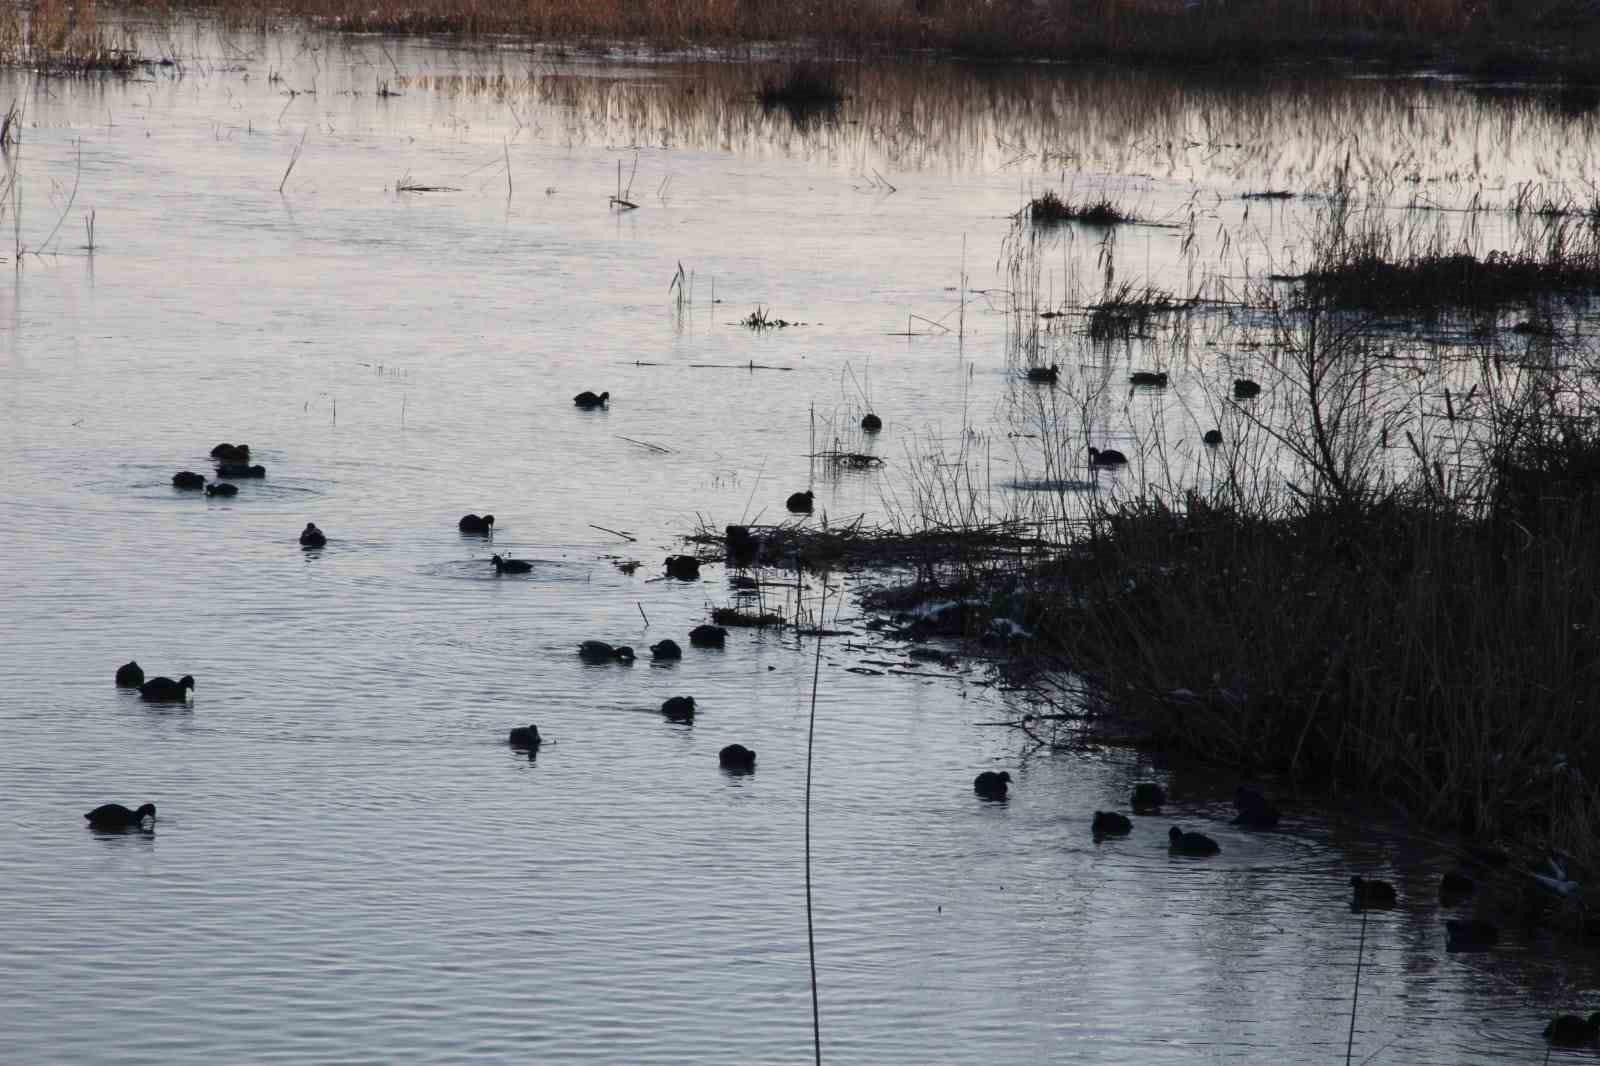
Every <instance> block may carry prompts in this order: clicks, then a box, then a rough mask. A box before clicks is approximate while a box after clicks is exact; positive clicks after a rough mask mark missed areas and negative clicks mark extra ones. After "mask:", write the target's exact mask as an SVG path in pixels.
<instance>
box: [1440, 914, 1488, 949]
mask: <svg viewBox="0 0 1600 1066" xmlns="http://www.w3.org/2000/svg"><path fill="white" fill-rule="evenodd" d="M1498 943H1500V927H1499V926H1497V925H1495V924H1494V923H1493V922H1491V921H1486V920H1485V919H1483V918H1452V919H1450V920H1449V921H1447V922H1445V923H1444V949H1445V950H1446V951H1485V950H1487V949H1489V948H1492V947H1494V946H1495V945H1496V944H1498Z"/></svg>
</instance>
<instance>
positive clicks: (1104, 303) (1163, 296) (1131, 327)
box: [1089, 282, 1196, 341]
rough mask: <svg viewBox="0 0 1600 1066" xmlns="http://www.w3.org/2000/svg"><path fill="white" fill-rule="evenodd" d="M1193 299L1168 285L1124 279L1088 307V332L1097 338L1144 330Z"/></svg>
mask: <svg viewBox="0 0 1600 1066" xmlns="http://www.w3.org/2000/svg"><path fill="white" fill-rule="evenodd" d="M1195 303H1196V301H1195V300H1193V299H1189V300H1180V299H1178V298H1177V297H1176V296H1174V295H1173V294H1172V293H1170V292H1168V291H1167V290H1165V289H1158V288H1155V287H1154V286H1151V285H1146V286H1145V287H1144V288H1143V289H1138V288H1135V287H1134V285H1133V284H1132V283H1128V282H1125V283H1123V284H1122V285H1121V286H1120V287H1118V288H1117V289H1116V290H1115V291H1113V292H1111V293H1109V294H1108V295H1107V296H1106V298H1105V299H1103V300H1101V301H1100V302H1099V303H1097V304H1093V305H1092V306H1090V308H1089V336H1090V337H1091V338H1093V339H1094V340H1097V341H1108V340H1121V339H1125V338H1127V337H1130V336H1132V335H1133V334H1135V333H1140V332H1143V330H1144V328H1145V327H1146V326H1147V325H1149V323H1150V320H1151V319H1152V318H1154V317H1155V316H1156V315H1162V314H1170V313H1172V312H1175V311H1182V310H1185V309H1187V308H1190V307H1193V306H1194V305H1195Z"/></svg>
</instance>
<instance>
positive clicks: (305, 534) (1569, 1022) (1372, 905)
mask: <svg viewBox="0 0 1600 1066" xmlns="http://www.w3.org/2000/svg"><path fill="white" fill-rule="evenodd" d="M1059 374H1060V371H1059V368H1058V367H1056V366H1054V365H1052V366H1048V367H1033V368H1030V369H1029V370H1027V371H1026V374H1025V376H1026V379H1027V380H1028V381H1030V382H1033V383H1035V384H1052V385H1053V384H1055V382H1056V381H1057V380H1058V378H1059ZM1129 382H1130V384H1132V385H1134V386H1138V387H1143V388H1164V387H1165V386H1166V385H1167V383H1168V375H1167V373H1166V372H1164V371H1135V372H1134V373H1133V374H1132V375H1131V376H1130V378H1129ZM1260 394H1261V386H1260V385H1259V384H1257V383H1256V382H1254V381H1250V380H1248V379H1244V378H1240V379H1236V380H1235V381H1234V383H1233V396H1234V399H1236V400H1250V399H1254V398H1255V397H1257V396H1259V395H1260ZM610 399H611V394H610V393H609V392H601V393H598V394H596V393H594V392H587V391H586V392H581V393H579V394H578V395H577V396H575V397H573V404H574V405H575V406H576V407H578V408H580V409H582V410H586V411H588V410H596V409H601V408H605V407H606V406H607V405H608V404H609V402H610ZM882 427H883V422H882V419H880V418H879V416H878V415H876V414H874V413H870V412H869V413H868V414H867V415H865V416H864V417H863V418H862V420H861V428H862V429H863V430H865V431H866V432H869V433H876V432H877V431H879V430H880V429H882ZM1202 440H1203V441H1204V442H1205V443H1206V444H1207V445H1212V446H1215V445H1218V444H1221V443H1222V434H1221V432H1220V431H1219V430H1216V429H1212V430H1208V431H1207V432H1206V433H1205V435H1204V436H1203V438H1202ZM211 457H212V458H213V459H215V460H216V461H217V469H216V480H214V481H211V482H208V481H207V480H206V478H205V477H204V476H203V475H201V474H198V473H195V472H194V471H190V470H184V471H180V472H179V473H177V474H175V475H173V478H172V484H173V485H174V486H175V487H176V488H179V489H185V490H202V489H203V490H204V491H205V493H206V495H207V496H233V495H236V494H237V493H238V491H239V490H238V487H237V486H236V485H234V484H232V482H233V481H234V480H237V479H242V478H263V477H265V476H266V469H265V467H263V466H260V465H252V464H251V463H250V447H249V445H247V444H231V443H222V444H218V445H217V446H216V447H215V448H213V449H212V450H211ZM1127 461H1128V459H1127V456H1125V455H1123V454H1122V453H1121V452H1119V451H1117V450H1115V449H1110V448H1107V449H1100V448H1094V447H1090V448H1089V463H1090V465H1091V466H1096V467H1107V466H1121V465H1124V464H1126V463H1127ZM814 505H815V497H814V494H813V493H812V492H811V491H810V490H805V491H801V492H795V493H793V494H791V495H790V496H789V497H788V499H787V500H785V507H786V508H787V510H788V511H790V512H791V513H793V514H811V513H812V510H813V508H814ZM457 529H458V530H459V531H460V532H461V533H463V534H468V535H477V536H484V537H492V536H493V535H494V515H492V514H484V515H478V514H466V515H463V516H462V517H461V520H460V521H459V522H458V523H457ZM751 536H752V534H751V533H750V531H749V530H748V529H747V528H746V527H742V526H729V527H728V547H729V550H730V552H733V553H735V554H744V553H745V552H746V551H747V550H748V549H749V548H750V547H751V546H752V545H751V544H750V543H746V542H747V541H749V540H750V538H751ZM327 542H328V539H327V536H326V535H325V534H324V533H323V532H322V530H320V529H318V528H317V526H316V524H315V523H314V522H308V523H306V527H305V529H304V530H302V531H301V533H300V544H301V545H302V546H303V547H305V548H322V547H324V546H326V544H327ZM490 561H491V563H492V564H493V566H494V568H495V573H496V574H497V575H500V574H526V573H530V572H531V571H532V570H533V569H534V565H533V563H531V562H529V561H528V560H525V559H512V558H507V557H505V556H502V555H499V554H495V555H493V556H492V558H491V560H490ZM665 570H666V575H667V576H668V577H672V578H678V579H682V580H693V579H695V578H697V577H698V576H699V572H700V560H699V559H698V558H696V557H695V556H693V555H672V556H668V557H667V559H666V563H665ZM727 635H728V634H727V630H726V629H724V628H723V627H721V626H716V625H699V626H696V627H695V628H694V629H692V630H691V631H690V633H689V643H690V645H691V646H692V647H698V648H718V649H720V648H722V647H724V645H725V643H726V640H727ZM649 650H650V655H651V658H652V659H654V660H657V661H671V660H679V659H682V657H683V649H682V648H681V647H680V646H679V645H678V643H677V642H676V641H674V640H671V639H670V638H669V639H665V640H662V641H659V642H657V643H655V644H653V645H651V646H650V649H649ZM578 655H579V658H581V659H582V660H583V661H584V662H586V663H590V664H602V663H611V662H620V663H631V662H633V661H634V659H635V653H634V650H633V649H632V648H631V647H629V646H628V645H611V644H608V643H606V642H604V641H599V640H586V641H584V642H582V643H581V644H580V645H579V647H578ZM116 684H117V685H118V686H119V687H124V688H136V689H138V690H139V697H140V699H142V700H145V701H147V702H152V703H176V702H186V701H187V700H188V699H189V698H190V697H191V695H192V693H193V691H194V687H195V680H194V677H193V676H191V675H188V674H185V675H184V676H183V677H182V678H180V679H178V680H176V681H175V680H173V679H172V678H170V677H152V678H148V679H147V678H146V677H145V674H144V670H143V669H142V668H141V667H140V666H139V664H138V663H137V662H129V663H126V664H124V665H123V666H121V667H119V668H118V670H117V673H116ZM661 713H662V715H663V717H665V718H666V719H667V720H668V721H672V722H679V723H689V722H693V721H694V715H695V700H694V697H693V696H672V697H669V698H668V699H667V700H666V701H665V702H663V703H662V705H661ZM508 742H509V744H510V746H511V747H513V748H515V749H518V750H521V751H525V752H527V753H528V754H529V756H530V757H532V756H534V755H536V754H537V752H538V751H539V749H540V747H541V746H542V745H543V744H544V737H543V736H542V735H541V734H540V732H539V727H538V726H537V725H536V724H534V723H529V724H528V725H525V726H517V727H514V728H513V729H512V730H511V731H510V734H509V737H508ZM718 763H719V765H720V766H721V767H722V768H723V769H724V770H725V771H727V772H729V773H731V774H736V775H737V774H751V773H754V772H755V765H756V753H755V751H754V750H753V749H751V748H748V747H746V746H745V745H743V744H729V745H726V746H725V747H723V748H722V749H721V750H720V751H719V752H718ZM1011 780H1012V778H1011V774H1010V773H1009V772H1006V771H998V772H997V771H993V770H986V771H984V772H982V773H980V774H978V775H977V777H976V778H975V779H974V780H973V786H972V787H973V791H974V793H976V794H977V795H978V797H979V798H981V799H983V800H986V801H990V802H1005V801H1006V800H1007V798H1008V792H1009V788H1010V785H1011ZM1166 801H1167V793H1166V790H1165V789H1163V788H1162V787H1161V786H1160V785H1158V784H1155V783H1152V782H1144V783H1141V784H1139V785H1137V786H1136V787H1135V788H1134V790H1133V794H1132V796H1131V806H1132V809H1133V813H1134V814H1135V815H1140V816H1149V815H1157V814H1160V813H1161V810H1162V807H1163V806H1164V805H1165V803H1166ZM1234 805H1235V808H1236V810H1237V812H1238V813H1237V816H1236V817H1235V818H1234V819H1233V820H1232V824H1233V825H1236V826H1240V827H1243V828H1247V829H1273V828H1276V827H1277V825H1278V822H1279V819H1280V817H1281V815H1280V812H1279V810H1278V808H1277V807H1276V806H1274V805H1273V804H1272V803H1271V802H1270V801H1269V800H1268V799H1267V798H1266V797H1265V796H1264V795H1262V794H1261V793H1260V792H1258V791H1256V790H1255V789H1252V788H1248V787H1246V786H1244V785H1240V786H1239V787H1238V788H1237V789H1236V790H1235V793H1234ZM155 818H156V805H155V804H154V803H145V804H142V805H140V806H139V807H137V808H129V807H126V806H123V805H122V804H120V803H106V804H102V805H101V806H99V807H96V808H95V809H94V810H92V811H89V812H88V813H86V814H85V815H84V819H85V820H86V821H87V822H88V824H89V826H90V827H91V828H93V829H95V830H97V831H100V832H125V831H128V830H134V829H137V830H143V831H147V832H148V831H150V830H152V829H153V827H154V824H155ZM1133 828H1134V823H1133V820H1132V819H1130V818H1129V817H1128V816H1127V815H1125V814H1121V813H1118V812H1116V811H1095V812H1094V818H1093V821H1092V823H1091V826H1090V829H1091V832H1092V833H1093V835H1094V837H1095V839H1096V840H1097V841H1098V840H1103V839H1106V838H1109V837H1126V836H1128V835H1130V834H1131V833H1132V832H1133ZM1167 843H1168V850H1169V851H1170V852H1171V853H1172V854H1173V855H1178V856H1186V857H1190V858H1208V857H1211V856H1214V855H1218V854H1220V853H1221V851H1222V846H1221V845H1220V844H1218V843H1217V842H1216V840H1214V839H1212V838H1211V837H1209V836H1207V835H1206V834H1204V833H1199V832H1192V831H1188V830H1185V829H1183V828H1181V827H1180V826H1176V825H1174V826H1172V827H1171V828H1170V829H1169V830H1168V832H1167ZM1473 858H1474V859H1475V861H1477V862H1479V863H1481V864H1483V865H1487V866H1504V865H1506V864H1507V862H1508V861H1509V860H1508V857H1507V856H1506V855H1505V853H1504V852H1499V851H1496V850H1493V849H1476V850H1475V851H1474V852H1473ZM1565 861H1566V860H1565V857H1552V858H1551V859H1550V860H1549V871H1550V872H1549V873H1546V874H1540V873H1534V874H1532V875H1531V876H1532V877H1533V878H1534V880H1535V881H1536V882H1537V883H1539V884H1540V885H1541V887H1545V888H1548V889H1550V890H1551V891H1554V892H1556V893H1557V894H1568V893H1571V892H1573V891H1575V890H1576V887H1577V883H1576V882H1574V881H1572V880H1570V879H1569V878H1568V876H1567V870H1566V867H1565V864H1564V863H1565ZM1350 887H1351V903H1350V906H1351V909H1352V910H1354V911H1358V912H1364V911H1367V910H1374V909H1387V908H1392V907H1394V906H1396V905H1397V903H1398V901H1399V896H1398V893H1396V891H1395V888H1394V886H1393V885H1392V884H1390V883H1389V882H1387V881H1378V880H1373V879H1370V878H1363V877H1361V876H1360V875H1352V876H1351V878H1350ZM1476 888H1477V885H1476V882H1475V881H1474V880H1473V879H1472V878H1470V877H1468V876H1467V875H1466V874H1464V873H1461V872H1460V871H1458V870H1451V871H1447V872H1446V873H1445V874H1444V875H1443V877H1442V878H1441V881H1440V887H1439V898H1440V901H1441V903H1442V904H1443V905H1445V906H1455V905H1458V904H1460V903H1462V902H1464V901H1466V900H1468V899H1470V898H1471V897H1472V896H1473V894H1474V893H1475V891H1476ZM1444 924H1445V933H1446V949H1447V950H1449V951H1452V952H1455V951H1483V950H1487V949H1489V948H1492V947H1494V946H1495V945H1496V944H1497V943H1498V942H1499V939H1500V930H1499V928H1498V927H1497V926H1496V925H1495V924H1494V923H1493V922H1491V921H1488V920H1486V919H1482V918H1462V919H1450V920H1447V921H1446V922H1445V923H1444ZM1544 1036H1545V1038H1546V1039H1547V1040H1548V1041H1549V1042H1550V1043H1551V1044H1552V1045H1554V1046H1561V1047H1586V1046H1595V1045H1600V1011H1597V1012H1595V1013H1593V1014H1590V1015H1589V1016H1588V1017H1586V1018H1585V1017H1580V1016H1578V1015H1572V1014H1563V1015H1559V1016H1557V1017H1556V1018H1555V1019H1554V1020H1553V1021H1551V1022H1550V1024H1549V1025H1548V1026H1547V1027H1546V1028H1545V1031H1544Z"/></svg>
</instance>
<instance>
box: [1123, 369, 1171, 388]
mask: <svg viewBox="0 0 1600 1066" xmlns="http://www.w3.org/2000/svg"><path fill="white" fill-rule="evenodd" d="M1128 381H1129V383H1130V384H1133V385H1145V386H1153V387H1155V388H1163V387H1165V385H1166V384H1167V372H1166V371H1165V370H1135V371H1134V372H1133V374H1132V375H1131V376H1130V377H1129V378H1128Z"/></svg>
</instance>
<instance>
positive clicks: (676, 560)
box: [666, 555, 700, 581]
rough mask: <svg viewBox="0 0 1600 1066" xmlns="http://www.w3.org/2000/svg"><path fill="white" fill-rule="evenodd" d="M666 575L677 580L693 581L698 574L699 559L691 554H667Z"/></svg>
mask: <svg viewBox="0 0 1600 1066" xmlns="http://www.w3.org/2000/svg"><path fill="white" fill-rule="evenodd" d="M666 566H667V576H668V577H675V578H677V579H678V580H679V581H693V580H694V579H695V578H697V577H699V576H700V560H699V559H696V558H695V557H694V556H692V555H669V556H667V563H666Z"/></svg>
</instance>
